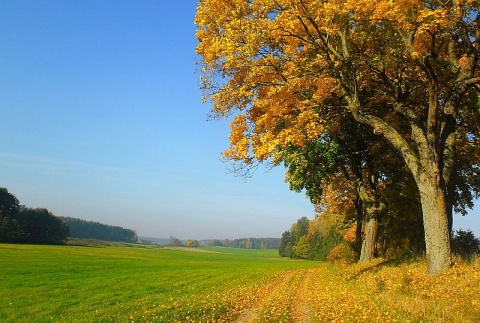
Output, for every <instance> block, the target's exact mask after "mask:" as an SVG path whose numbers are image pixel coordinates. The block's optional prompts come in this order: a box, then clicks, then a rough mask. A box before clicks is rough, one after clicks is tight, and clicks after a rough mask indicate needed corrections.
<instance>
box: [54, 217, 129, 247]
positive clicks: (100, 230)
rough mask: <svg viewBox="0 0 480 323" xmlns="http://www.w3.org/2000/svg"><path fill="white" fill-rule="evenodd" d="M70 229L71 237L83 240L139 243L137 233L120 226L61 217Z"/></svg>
mask: <svg viewBox="0 0 480 323" xmlns="http://www.w3.org/2000/svg"><path fill="white" fill-rule="evenodd" d="M60 219H61V220H62V221H63V222H65V223H66V224H67V225H68V227H69V228H70V235H69V236H70V237H72V238H83V239H98V240H105V241H118V242H132V243H134V242H137V240H138V237H137V233H136V232H135V231H134V230H131V229H125V228H123V227H120V226H113V225H107V224H102V223H99V222H95V221H86V220H81V219H77V218H70V217H60Z"/></svg>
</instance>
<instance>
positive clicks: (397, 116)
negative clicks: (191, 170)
mask: <svg viewBox="0 0 480 323" xmlns="http://www.w3.org/2000/svg"><path fill="white" fill-rule="evenodd" d="M197 8H198V9H197V13H196V17H195V23H196V25H197V33H196V36H197V38H198V40H199V44H198V46H197V53H198V54H199V55H200V56H201V57H202V61H201V65H202V78H201V80H202V89H203V91H204V96H203V100H204V101H206V100H211V102H212V103H213V108H212V116H213V117H214V118H227V119H229V120H232V121H231V123H230V127H231V133H230V148H229V149H227V150H226V151H225V152H224V157H225V158H226V159H228V160H231V161H233V163H234V170H235V171H237V172H239V173H242V174H245V175H247V176H248V175H249V171H250V170H251V169H252V168H256V167H257V166H258V164H260V163H271V164H272V165H282V164H283V165H285V166H286V167H287V175H286V180H287V181H288V182H289V184H290V187H291V189H294V190H297V191H301V190H305V191H306V192H307V194H308V196H309V197H310V198H311V200H312V202H313V203H315V204H318V205H322V207H324V208H325V209H326V211H327V212H325V213H322V215H321V216H325V217H326V216H329V215H335V214H342V215H347V216H348V217H349V219H355V221H356V231H355V232H356V237H357V238H358V240H359V241H360V245H361V247H360V249H361V252H360V256H359V259H360V261H367V260H369V259H371V258H372V257H373V256H374V255H375V253H376V250H375V248H376V246H377V241H378V239H379V237H380V232H379V229H380V223H383V230H385V232H386V231H388V232H393V233H395V234H398V235H406V236H405V239H409V236H410V238H411V239H410V240H411V243H416V240H417V239H418V237H419V236H420V235H423V237H422V239H423V241H424V244H425V250H426V259H427V266H428V272H429V274H438V273H441V272H443V271H445V270H446V269H447V268H449V266H450V265H451V239H450V238H451V236H450V235H451V228H452V222H453V214H454V211H455V212H458V213H463V214H464V213H465V212H466V209H467V208H468V207H471V206H472V204H473V199H474V198H476V197H478V196H479V192H480V145H479V134H480V108H479V107H480V47H479V41H480V15H479V14H478V12H479V8H480V0H471V1H432V0H415V1H410V0H409V1H390V0H379V1H371V0H358V1H333V0H332V1H330V0H326V1H316V0H288V1H284V0H278V1H270V0H258V1H230V0H201V1H200V2H199V6H198V7H197ZM349 219H347V220H349ZM398 223H401V224H403V225H402V226H397V224H398ZM419 224H421V225H419ZM384 237H385V238H384V239H386V240H388V239H389V236H388V235H387V234H386V233H385V235H384ZM394 240H395V241H401V239H394ZM412 241H413V242H412Z"/></svg>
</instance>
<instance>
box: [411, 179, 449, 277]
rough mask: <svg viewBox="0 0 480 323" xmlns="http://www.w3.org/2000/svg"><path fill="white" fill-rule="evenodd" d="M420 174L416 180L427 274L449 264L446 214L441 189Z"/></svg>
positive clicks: (442, 269) (437, 272) (435, 272)
mask: <svg viewBox="0 0 480 323" xmlns="http://www.w3.org/2000/svg"><path fill="white" fill-rule="evenodd" d="M425 177H426V176H422V178H421V179H420V181H419V182H418V188H419V190H420V198H421V201H422V211H423V226H424V229H425V244H426V253H427V254H426V256H427V268H428V274H429V275H436V274H439V273H442V272H444V271H445V270H447V269H448V268H449V267H450V265H451V255H450V252H451V250H450V239H449V238H450V234H449V232H448V215H447V208H446V204H445V196H444V193H443V191H442V190H441V189H440V188H438V187H436V185H435V183H432V180H431V179H430V180H429V179H428V178H425Z"/></svg>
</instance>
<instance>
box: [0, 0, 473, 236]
mask: <svg viewBox="0 0 480 323" xmlns="http://www.w3.org/2000/svg"><path fill="white" fill-rule="evenodd" d="M195 7H196V1H193V0H182V1H167V0H157V1H153V0H152V1H121V0H115V1H89V0H82V1H80V0H77V1H69V0H67V1H63V0H62V1H60V0H48V1H40V0H35V1H28V0H25V1H14V0H5V1H3V2H2V6H1V10H0V35H2V36H1V37H0V115H1V118H2V125H1V127H0V186H3V187H7V188H8V189H9V191H10V192H12V193H13V194H15V195H16V196H17V198H18V199H19V200H20V202H21V203H22V204H25V205H27V206H30V207H45V208H48V209H49V210H50V211H52V212H53V213H55V214H56V215H62V216H71V217H78V218H82V219H87V220H94V221H99V222H102V223H108V224H112V225H120V226H123V227H127V228H131V229H134V230H136V231H137V233H138V234H139V235H144V236H153V237H169V236H170V235H174V236H177V237H178V238H181V239H207V238H219V239H223V238H240V237H247V236H249V237H280V236H281V233H282V232H284V231H285V230H287V229H289V227H290V225H291V224H292V223H293V222H295V221H296V220H297V219H298V218H300V217H302V216H307V217H309V218H313V216H314V210H313V207H312V205H311V204H310V202H309V201H308V200H307V199H305V197H304V195H303V194H297V193H294V192H291V191H289V189H288V185H287V184H285V183H284V182H283V172H284V170H283V169H274V170H272V171H271V172H267V171H266V170H265V169H259V170H258V171H257V173H256V174H255V176H254V177H253V178H251V179H249V180H247V181H244V180H243V179H242V178H239V177H235V176H234V175H232V174H229V173H228V170H229V166H230V165H229V164H228V163H225V162H222V161H221V156H220V154H221V152H222V151H223V150H224V149H225V148H227V146H228V124H227V122H217V121H207V115H208V111H209V105H204V104H201V100H200V91H199V89H198V88H199V77H200V75H199V73H197V69H198V67H197V66H196V65H195V62H196V61H197V57H196V56H195V46H196V39H195V36H194V34H195V26H194V24H193V18H194V15H195ZM478 213H479V212H478V210H475V211H474V212H471V215H470V216H469V217H468V219H466V218H464V219H461V220H462V221H461V222H458V221H457V224H456V226H457V227H463V228H471V229H472V230H474V232H475V233H476V234H477V236H480V220H479V218H480V214H478Z"/></svg>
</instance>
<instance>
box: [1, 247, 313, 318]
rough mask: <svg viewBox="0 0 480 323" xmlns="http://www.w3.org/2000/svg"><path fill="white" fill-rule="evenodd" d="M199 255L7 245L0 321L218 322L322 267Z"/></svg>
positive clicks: (266, 255) (234, 253)
mask: <svg viewBox="0 0 480 323" xmlns="http://www.w3.org/2000/svg"><path fill="white" fill-rule="evenodd" d="M195 250H197V251H196V252H193V251H195ZM199 251H200V250H198V249H192V250H189V249H154V248H152V249H147V248H127V247H105V248H88V247H72V246H31V245H0V263H1V264H2V265H1V269H0V274H1V280H0V308H1V311H0V321H1V322H26V321H29V322H40V321H74V320H77V321H84V322H87V321H129V320H136V321H138V320H140V321H152V320H157V321H175V320H181V321H188V320H191V321H198V320H200V319H202V320H207V319H210V320H215V319H216V318H218V316H219V315H221V314H222V313H224V312H226V311H228V309H229V306H231V305H230V304H231V303H232V300H233V298H234V297H235V295H239V294H241V293H247V292H248V291H247V290H248V289H249V288H251V287H252V286H253V285H255V284H258V283H260V282H261V281H262V280H264V279H266V278H267V277H269V276H270V275H272V274H274V273H277V272H279V271H282V270H286V269H291V268H300V267H311V266H314V265H315V264H314V263H307V262H303V261H291V260H286V259H281V258H279V257H278V256H277V252H276V251H274V250H273V251H272V250H268V251H255V250H253V251H252V250H250V251H249V250H235V249H229V248H214V249H208V250H207V252H199Z"/></svg>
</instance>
